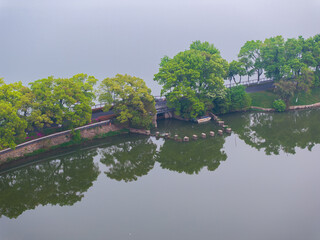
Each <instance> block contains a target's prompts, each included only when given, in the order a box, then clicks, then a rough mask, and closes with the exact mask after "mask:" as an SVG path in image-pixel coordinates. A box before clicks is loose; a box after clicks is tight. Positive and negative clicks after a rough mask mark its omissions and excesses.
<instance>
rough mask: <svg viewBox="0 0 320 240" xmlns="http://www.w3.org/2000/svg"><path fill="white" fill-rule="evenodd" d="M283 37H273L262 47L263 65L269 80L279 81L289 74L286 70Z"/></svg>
mask: <svg viewBox="0 0 320 240" xmlns="http://www.w3.org/2000/svg"><path fill="white" fill-rule="evenodd" d="M284 43H285V41H284V39H283V37H282V36H277V37H271V38H268V39H266V40H265V41H264V43H263V44H262V47H261V59H262V65H263V68H264V70H265V72H266V76H267V77H268V78H273V79H274V80H276V81H279V80H280V79H282V78H283V76H284V75H285V72H287V69H286V68H285V61H286V58H285V46H284Z"/></svg>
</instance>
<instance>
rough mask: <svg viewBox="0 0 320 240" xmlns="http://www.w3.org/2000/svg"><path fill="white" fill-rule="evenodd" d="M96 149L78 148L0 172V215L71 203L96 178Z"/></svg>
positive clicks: (15, 215) (75, 200)
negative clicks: (72, 151) (54, 157)
mask: <svg viewBox="0 0 320 240" xmlns="http://www.w3.org/2000/svg"><path fill="white" fill-rule="evenodd" d="M96 155H97V152H96V150H88V151H78V152H74V153H72V154H68V155H65V156H62V157H60V158H57V159H55V160H51V161H45V162H40V163H37V164H33V165H30V166H26V167H23V168H21V169H16V170H12V171H10V172H7V173H3V174H1V175H0V193H1V197H0V217H2V216H7V217H8V218H17V217H18V216H19V215H21V214H22V213H23V212H24V211H26V210H29V209H35V208H36V207H37V206H38V205H43V206H44V205H47V204H51V205H59V206H65V205H69V206H71V205H73V204H75V203H76V202H78V201H80V200H81V199H82V198H83V197H84V192H86V191H87V190H88V189H89V188H90V187H91V186H92V185H93V182H94V181H95V180H96V179H97V177H98V175H99V168H98V166H97V165H96V164H94V162H93V158H94V156H96Z"/></svg>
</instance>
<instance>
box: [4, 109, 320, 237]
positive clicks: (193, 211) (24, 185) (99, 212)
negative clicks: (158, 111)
mask: <svg viewBox="0 0 320 240" xmlns="http://www.w3.org/2000/svg"><path fill="white" fill-rule="evenodd" d="M222 118H223V120H225V121H226V123H227V124H228V125H229V126H230V127H231V128H232V129H233V133H232V134H231V135H224V136H222V137H221V136H215V137H207V138H206V139H199V140H197V141H190V142H175V141H173V140H170V139H168V140H164V139H158V140H157V139H156V138H155V137H146V136H138V135H122V136H117V137H111V138H105V139H102V140H99V141H95V142H93V143H91V144H89V145H86V146H82V147H74V148H70V149H68V150H67V151H64V152H59V153H56V154H52V156H50V157H48V158H43V159H38V160H37V161H36V162H33V163H30V164H29V165H26V166H23V167H20V168H16V169H11V170H8V171H6V172H3V173H1V175H0V239H1V240H2V239H3V240H7V239H10V240H11V239H19V240H20V239H30V240H37V239H48V240H50V239H77V240H78V239H139V240H143V239H146V240H147V239H148V240H149V239H159V240H160V239H161V240H162V239H172V240H173V239H174V240H176V239H183V240H186V239H190V240H191V239H223V240H224V239H225V240H227V239H228V240H229V239H237V240H242V239H243V240H250V239H252V240H256V239H259V240H270V239H281V240H283V239H290V240H295V239H296V240H301V239H304V240H318V239H320V227H319V223H320V191H319V182H320V174H319V172H320V161H319V155H320V145H319V143H320V125H319V119H320V110H312V111H310V110H308V111H299V112H289V113H283V114H276V113H255V112H252V113H236V114H229V115H225V116H223V117H222ZM158 124H159V126H158V130H159V131H160V132H162V133H164V132H170V133H171V134H172V135H173V134H179V135H180V136H185V135H187V136H191V135H192V134H198V135H199V134H200V133H201V132H206V133H208V132H209V131H210V130H214V131H216V130H217V129H218V127H217V126H216V124H215V123H213V122H210V123H207V124H203V125H197V124H193V123H189V122H181V121H177V120H160V121H159V122H158Z"/></svg>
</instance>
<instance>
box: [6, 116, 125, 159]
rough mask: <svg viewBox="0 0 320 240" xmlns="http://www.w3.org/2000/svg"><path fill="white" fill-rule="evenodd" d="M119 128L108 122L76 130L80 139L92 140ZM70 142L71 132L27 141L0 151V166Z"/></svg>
mask: <svg viewBox="0 0 320 240" xmlns="http://www.w3.org/2000/svg"><path fill="white" fill-rule="evenodd" d="M120 129H121V127H118V126H115V125H113V124H111V123H110V121H104V122H99V123H95V124H91V125H86V126H83V127H79V128H76V129H75V130H80V133H81V137H83V138H87V139H93V138H94V137H95V136H97V135H100V134H104V133H107V132H110V131H117V130H120ZM70 140H71V130H68V131H64V132H60V133H55V134H52V135H48V136H45V137H42V138H38V139H35V140H32V141H28V142H25V143H22V144H19V145H17V146H16V149H14V150H13V149H5V150H2V151H0V164H2V163H5V162H6V161H7V159H10V158H19V157H23V156H25V155H26V154H28V153H32V152H34V151H36V150H39V149H49V148H50V147H52V146H56V145H60V144H62V143H66V142H69V141H70Z"/></svg>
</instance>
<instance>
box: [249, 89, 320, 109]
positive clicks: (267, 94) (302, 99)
mask: <svg viewBox="0 0 320 240" xmlns="http://www.w3.org/2000/svg"><path fill="white" fill-rule="evenodd" d="M248 94H249V95H250V97H251V98H252V104H251V105H252V106H255V107H263V108H272V104H273V101H274V100H276V99H278V98H279V97H278V96H277V95H276V94H274V93H273V92H272V90H267V91H261V92H254V93H248ZM317 102H320V87H317V88H312V89H311V91H310V92H309V93H305V92H303V93H299V94H297V95H295V96H294V97H293V98H292V99H291V102H290V106H298V105H310V104H314V103H317Z"/></svg>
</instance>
